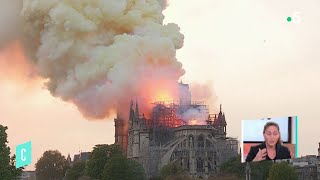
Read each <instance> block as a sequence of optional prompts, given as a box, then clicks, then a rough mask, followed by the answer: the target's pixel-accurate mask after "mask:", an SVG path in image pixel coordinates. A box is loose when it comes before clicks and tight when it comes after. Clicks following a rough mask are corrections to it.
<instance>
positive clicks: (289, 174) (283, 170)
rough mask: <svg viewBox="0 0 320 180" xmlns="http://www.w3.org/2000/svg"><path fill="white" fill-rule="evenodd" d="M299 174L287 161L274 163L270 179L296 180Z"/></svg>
mask: <svg viewBox="0 0 320 180" xmlns="http://www.w3.org/2000/svg"><path fill="white" fill-rule="evenodd" d="M296 179H298V175H297V173H296V171H295V170H294V168H293V167H292V166H290V165H289V164H288V163H287V162H281V163H276V164H273V165H272V166H271V168H270V171H269V178H268V180H296Z"/></svg>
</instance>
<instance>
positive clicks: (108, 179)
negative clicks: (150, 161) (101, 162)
mask: <svg viewBox="0 0 320 180" xmlns="http://www.w3.org/2000/svg"><path fill="white" fill-rule="evenodd" d="M102 179H103V180H118V179H123V180H143V179H144V169H143V167H142V165H141V164H140V163H139V162H137V161H135V160H130V159H127V158H126V157H124V156H123V155H116V156H113V157H111V158H110V159H109V160H108V162H107V164H106V166H105V168H104V171H103V177H102Z"/></svg>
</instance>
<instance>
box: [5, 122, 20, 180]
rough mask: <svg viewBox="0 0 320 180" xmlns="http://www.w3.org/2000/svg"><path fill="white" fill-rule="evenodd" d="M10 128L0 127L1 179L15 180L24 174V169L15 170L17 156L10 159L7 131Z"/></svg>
mask: <svg viewBox="0 0 320 180" xmlns="http://www.w3.org/2000/svg"><path fill="white" fill-rule="evenodd" d="M7 129H8V127H6V126H2V125H0V179H3V180H15V179H18V178H19V176H20V175H21V173H22V169H23V168H18V169H16V168H15V155H13V156H12V157H10V148H9V147H8V145H7V143H8V141H7V138H8V135H7V133H6V130H7Z"/></svg>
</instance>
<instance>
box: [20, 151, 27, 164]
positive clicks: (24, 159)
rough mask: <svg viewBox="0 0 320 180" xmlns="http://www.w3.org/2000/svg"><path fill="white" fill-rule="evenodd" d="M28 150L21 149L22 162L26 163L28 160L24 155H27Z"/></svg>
mask: <svg viewBox="0 0 320 180" xmlns="http://www.w3.org/2000/svg"><path fill="white" fill-rule="evenodd" d="M26 152H27V150H26V149H21V161H26V160H27V158H26V156H25V155H24V153H26Z"/></svg>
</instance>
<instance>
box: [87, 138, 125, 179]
mask: <svg viewBox="0 0 320 180" xmlns="http://www.w3.org/2000/svg"><path fill="white" fill-rule="evenodd" d="M121 154H122V152H121V150H120V148H119V146H118V145H114V144H112V145H107V144H99V145H96V146H95V147H94V148H93V151H92V152H91V156H90V158H89V160H88V162H87V166H86V174H87V175H89V176H90V177H91V178H96V179H102V173H103V171H104V167H105V165H106V164H107V161H108V159H110V157H112V156H116V155H121Z"/></svg>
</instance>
